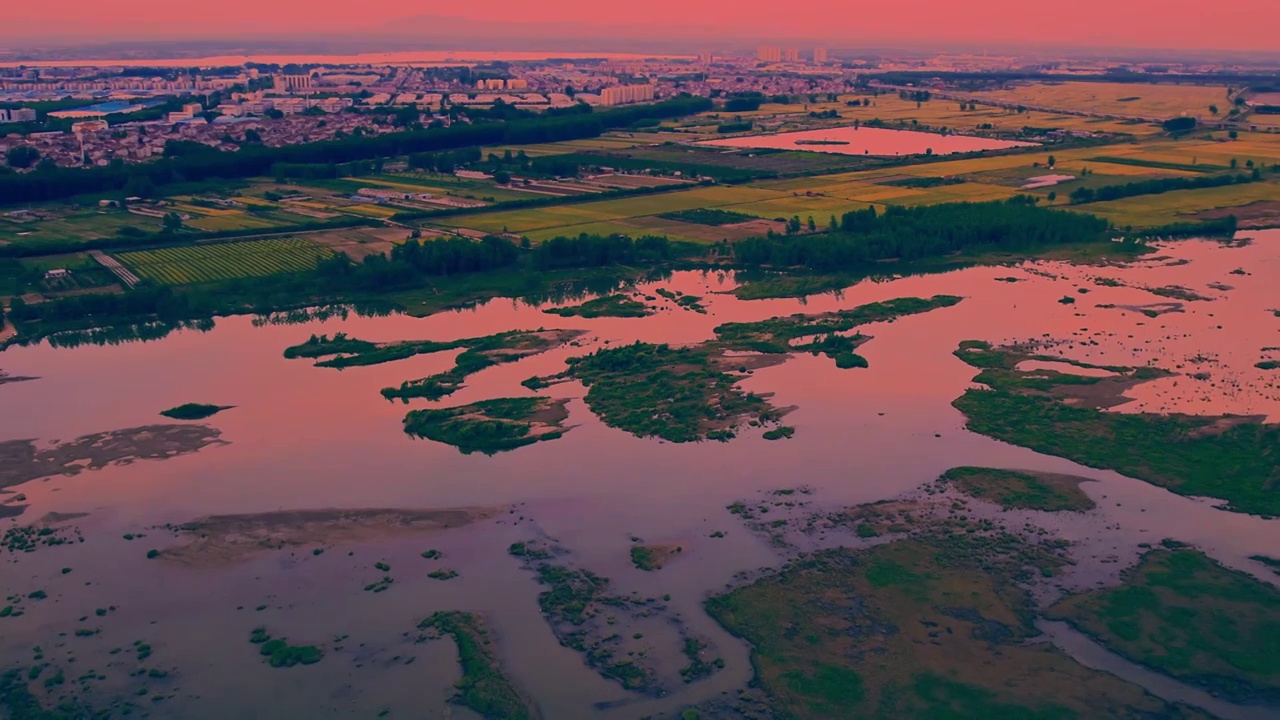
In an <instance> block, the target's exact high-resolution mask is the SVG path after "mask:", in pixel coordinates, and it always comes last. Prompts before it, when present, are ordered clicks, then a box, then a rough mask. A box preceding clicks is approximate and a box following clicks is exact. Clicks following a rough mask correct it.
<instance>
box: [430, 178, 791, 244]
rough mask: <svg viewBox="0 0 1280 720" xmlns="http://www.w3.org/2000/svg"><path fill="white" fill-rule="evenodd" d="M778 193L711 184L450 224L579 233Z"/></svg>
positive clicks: (469, 218)
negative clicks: (592, 227) (587, 227)
mask: <svg viewBox="0 0 1280 720" xmlns="http://www.w3.org/2000/svg"><path fill="white" fill-rule="evenodd" d="M778 196H779V193H776V192H771V191H767V190H760V189H757V188H750V187H728V186H713V187H703V188H695V189H693V190H684V191H679V192H669V193H660V194H657V195H645V196H641V197H632V198H622V199H617V200H601V201H598V202H586V203H578V204H576V205H559V206H552V207H542V208H529V209H524V210H505V211H498V212H492V213H481V214H478V215H464V216H461V217H459V218H457V220H456V221H450V224H456V226H458V227H464V228H470V229H473V230H480V231H482V232H502V231H503V230H504V228H505V229H506V230H507V231H509V232H515V233H528V232H531V231H534V230H544V229H549V228H565V230H564V232H562V233H560V234H565V233H566V232H570V231H572V233H573V234H577V233H578V232H581V231H580V230H578V229H577V227H578V226H581V225H587V224H589V223H598V222H608V221H611V220H622V219H626V218H633V217H643V216H646V215H657V214H660V213H665V212H673V211H676V210H694V209H698V208H709V207H722V206H727V205H733V204H738V203H745V202H751V201H753V200H768V199H773V198H776V197H778Z"/></svg>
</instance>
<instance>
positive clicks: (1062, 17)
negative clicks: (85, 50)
mask: <svg viewBox="0 0 1280 720" xmlns="http://www.w3.org/2000/svg"><path fill="white" fill-rule="evenodd" d="M418 15H447V16H453V17H461V18H467V19H472V20H475V21H478V22H479V23H481V24H480V26H479V27H478V28H477V30H478V31H480V32H481V33H482V31H483V27H484V26H483V23H484V22H492V21H508V22H535V23H554V24H557V25H559V26H560V27H562V28H563V27H565V26H566V25H569V24H580V25H593V24H598V25H621V26H626V27H629V28H631V30H630V31H629V32H628V33H627V34H636V35H641V36H646V37H647V36H653V35H656V34H659V33H660V32H661V28H662V27H663V26H666V27H668V28H676V29H680V28H683V29H684V30H683V31H680V30H676V33H677V34H679V35H680V36H681V37H685V36H687V34H688V33H689V30H688V29H689V28H690V27H691V26H705V27H706V28H707V31H708V34H710V35H712V36H713V37H715V38H716V39H718V40H720V41H721V42H724V41H726V40H730V41H731V40H732V39H734V38H739V37H741V38H754V37H760V36H767V35H769V34H779V35H785V36H789V37H815V38H817V37H824V38H828V39H829V44H831V45H832V46H835V47H846V46H856V45H859V44H866V43H868V42H877V41H878V42H879V43H880V44H885V43H890V42H904V41H913V42H938V41H943V42H953V43H965V44H970V43H976V44H982V43H987V42H992V43H994V42H1010V41H1012V42H1017V43H1019V44H1028V43H1030V44H1034V43H1037V42H1043V43H1046V44H1053V45H1063V44H1070V45H1107V46H1114V47H1130V48H1132V47H1164V48H1187V49H1203V48H1220V49H1235V50H1250V49H1252V50H1275V49H1277V47H1278V43H1280V41H1278V40H1277V34H1276V33H1277V28H1278V27H1280V0H1217V2H1212V3H1195V4H1194V5H1193V4H1192V3H1191V0H1074V1H1072V2H1055V3H1045V2H1034V1H1028V0H979V2H965V1H963V0H878V1H877V2H869V1H867V0H809V1H808V2H799V3H781V2H777V0H770V1H768V2H763V1H761V0H739V1H738V2H724V1H723V0H643V2H599V1H598V0H476V1H475V2H469V3H464V2H453V3H447V4H445V3H440V2H434V1H428V0H378V1H377V2H371V3H349V2H347V3H331V2H321V1H318V0H269V1H268V2H262V0H218V1H217V2H205V3H175V2H172V1H171V0H111V2H102V0H58V1H57V3H56V7H51V6H50V5H46V4H44V3H37V2H19V1H14V2H0V37H3V38H5V39H6V40H8V41H10V42H12V41H20V40H21V39H23V38H27V39H30V38H34V37H48V36H59V35H64V36H77V37H83V38H86V39H88V38H96V39H102V40H112V39H119V38H122V37H128V38H148V39H153V38H154V39H164V38H166V37H168V38H175V37H177V36H182V37H191V36H204V37H210V36H217V37H219V38H225V39H234V38H235V37H238V36H241V37H242V36H246V35H263V34H279V35H282V36H283V35H289V34H302V33H316V32H325V33H346V34H351V35H356V36H358V35H359V34H371V33H373V32H384V31H387V30H396V29H402V28H404V26H403V25H400V26H397V23H396V22H395V21H396V20H397V19H401V18H406V17H412V16H418ZM569 29H570V30H575V29H580V28H572V27H570V28H569ZM841 40H843V41H844V42H843V43H842V42H841ZM513 49H514V48H513Z"/></svg>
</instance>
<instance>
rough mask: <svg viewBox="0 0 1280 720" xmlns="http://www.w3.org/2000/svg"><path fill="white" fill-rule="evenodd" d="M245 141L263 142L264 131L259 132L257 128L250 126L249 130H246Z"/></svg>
mask: <svg viewBox="0 0 1280 720" xmlns="http://www.w3.org/2000/svg"><path fill="white" fill-rule="evenodd" d="M244 141H245V142H246V143H261V142H262V133H260V132H258V131H257V130H254V129H253V128H249V129H248V130H245V131H244Z"/></svg>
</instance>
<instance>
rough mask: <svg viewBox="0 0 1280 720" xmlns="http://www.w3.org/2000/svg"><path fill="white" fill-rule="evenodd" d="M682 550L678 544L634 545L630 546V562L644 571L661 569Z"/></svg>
mask: <svg viewBox="0 0 1280 720" xmlns="http://www.w3.org/2000/svg"><path fill="white" fill-rule="evenodd" d="M682 552H684V548H682V547H680V546H679V545H634V546H632V548H631V564H632V565H635V566H636V568H638V569H640V570H644V571H646V572H652V571H654V570H661V569H662V568H663V567H666V564H667V563H668V562H670V561H671V558H673V557H675V556H676V555H677V554H678V553H682Z"/></svg>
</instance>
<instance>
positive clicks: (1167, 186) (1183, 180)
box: [1069, 169, 1262, 205]
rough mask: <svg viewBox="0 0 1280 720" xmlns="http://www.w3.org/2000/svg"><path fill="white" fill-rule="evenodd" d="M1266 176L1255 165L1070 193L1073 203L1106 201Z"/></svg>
mask: <svg viewBox="0 0 1280 720" xmlns="http://www.w3.org/2000/svg"><path fill="white" fill-rule="evenodd" d="M1261 179H1262V172H1261V171H1260V170H1257V169H1254V171H1253V172H1252V173H1250V174H1246V173H1239V174H1236V175H1231V174H1225V175H1201V176H1199V177H1170V178H1152V179H1150V180H1139V181H1137V182H1131V183H1122V184H1119V185H1103V186H1102V187H1096V188H1091V187H1078V188H1076V189H1075V190H1072V191H1071V195H1070V196H1069V197H1070V199H1071V204H1072V205H1080V204H1083V203H1091V202H1106V201H1108V200H1120V199H1121V198H1127V197H1134V196H1135V195H1159V194H1161V193H1167V192H1172V191H1174V190H1200V189H1203V188H1216V187H1225V186H1227V185H1239V184H1244V183H1251V182H1256V181H1258V180H1261Z"/></svg>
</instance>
